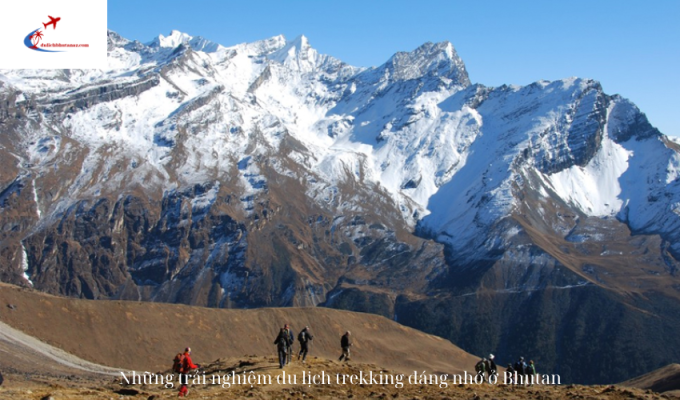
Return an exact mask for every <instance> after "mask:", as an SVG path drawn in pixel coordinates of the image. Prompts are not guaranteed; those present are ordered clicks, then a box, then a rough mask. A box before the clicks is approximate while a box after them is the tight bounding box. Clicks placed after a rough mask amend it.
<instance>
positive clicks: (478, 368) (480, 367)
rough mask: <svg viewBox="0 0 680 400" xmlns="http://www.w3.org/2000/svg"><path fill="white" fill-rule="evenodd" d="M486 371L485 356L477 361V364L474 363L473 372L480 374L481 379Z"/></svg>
mask: <svg viewBox="0 0 680 400" xmlns="http://www.w3.org/2000/svg"><path fill="white" fill-rule="evenodd" d="M487 371H488V362H487V361H486V358H482V359H481V360H479V361H477V364H475V372H477V375H480V376H481V377H482V379H484V374H486V372H487Z"/></svg>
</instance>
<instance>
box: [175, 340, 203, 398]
mask: <svg viewBox="0 0 680 400" xmlns="http://www.w3.org/2000/svg"><path fill="white" fill-rule="evenodd" d="M196 368H200V365H196V364H194V362H193V361H191V347H187V348H186V349H184V358H183V359H182V364H181V367H180V374H179V381H180V383H181V386H180V387H179V394H178V395H177V396H178V397H185V396H186V395H187V393H188V392H189V388H188V383H189V375H188V374H189V372H191V370H192V369H196Z"/></svg>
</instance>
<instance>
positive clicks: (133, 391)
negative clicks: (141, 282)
mask: <svg viewBox="0 0 680 400" xmlns="http://www.w3.org/2000/svg"><path fill="white" fill-rule="evenodd" d="M322 371H323V372H324V373H326V374H328V376H329V378H330V382H331V383H330V384H320V382H319V384H312V385H309V384H303V383H302V377H303V374H304V375H305V376H309V374H317V376H318V374H321V373H322ZM201 372H202V373H205V377H206V378H205V379H206V384H194V385H191V387H190V391H189V397H190V398H194V399H223V398H230V399H233V398H252V399H341V398H344V399H422V400H426V399H437V400H439V399H442V400H443V399H499V398H504V399H541V400H544V399H678V398H680V396H677V395H673V394H672V393H670V394H669V393H667V394H659V393H655V392H653V391H651V390H643V389H637V388H628V387H623V386H580V385H556V386H552V385H550V386H549V385H534V386H508V385H503V384H498V385H490V384H482V385H477V384H453V383H452V381H451V379H450V377H449V380H448V381H446V382H442V381H439V382H437V383H434V382H433V383H432V384H423V383H416V384H410V383H408V381H407V380H408V377H405V378H404V385H403V387H396V386H397V385H396V384H393V383H388V384H383V385H381V384H365V383H359V382H355V383H354V384H350V383H349V382H348V383H347V384H338V383H337V382H336V379H337V376H338V374H340V376H342V375H346V376H350V375H354V376H358V375H359V374H360V373H363V374H367V373H369V372H373V374H374V376H375V375H378V376H383V377H386V376H396V375H397V374H398V373H397V372H394V371H388V370H384V369H381V368H380V367H378V366H376V365H372V364H359V363H353V362H350V363H341V362H338V361H334V360H328V359H323V358H316V357H312V358H311V359H308V362H307V363H306V364H301V363H299V362H294V363H293V364H291V365H290V366H287V367H286V368H284V369H283V370H281V369H279V368H278V364H277V362H276V360H275V359H274V358H273V357H255V356H244V357H241V358H237V359H230V360H217V361H215V362H212V363H210V364H206V365H203V366H202V369H201ZM284 372H285V373H286V376H287V377H288V379H292V376H295V379H296V381H295V382H296V383H292V382H290V383H289V382H286V383H281V384H279V383H276V378H277V376H278V377H281V376H283V373H284ZM142 373H143V372H142ZM155 373H156V374H158V375H161V374H162V375H163V376H165V374H167V373H169V372H168V371H165V372H155ZM202 373H201V375H200V376H203V374H202ZM126 374H127V375H126V376H127V377H128V380H130V379H132V376H131V374H130V371H126ZM230 374H235V376H236V377H241V379H245V378H244V377H247V376H252V378H250V379H251V380H255V379H257V378H258V377H259V379H260V380H261V384H257V383H255V384H253V385H250V384H247V383H246V384H235V385H232V386H231V387H224V388H223V387H222V386H220V385H218V384H213V383H212V381H211V377H212V376H215V377H217V376H219V377H220V378H222V377H224V376H225V375H230ZM216 379H217V378H216ZM232 379H233V378H232ZM266 379H271V380H272V384H268V383H264V382H262V381H263V380H266ZM232 381H233V380H232ZM173 383H174V384H175V386H174V387H172V388H166V387H164V385H162V384H129V385H126V384H125V380H124V379H123V378H122V376H121V377H118V378H115V379H111V378H101V377H99V378H97V377H93V376H84V375H68V376H64V375H61V376H58V375H41V374H16V373H11V372H10V373H7V374H5V383H4V385H3V386H2V387H0V397H1V398H3V399H4V398H7V399H26V400H42V399H49V398H50V397H51V398H52V399H54V400H61V399H63V400H75V399H78V400H81V399H92V400H100V399H101V400H104V399H106V400H108V399H116V400H118V399H155V400H160V399H170V398H175V397H177V386H176V381H173Z"/></svg>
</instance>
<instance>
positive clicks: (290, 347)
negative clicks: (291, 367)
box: [283, 324, 295, 364]
mask: <svg viewBox="0 0 680 400" xmlns="http://www.w3.org/2000/svg"><path fill="white" fill-rule="evenodd" d="M283 329H285V330H286V334H287V335H288V353H287V355H286V364H290V362H291V361H292V359H293V344H295V335H293V330H292V329H290V326H288V324H286V325H284V326H283Z"/></svg>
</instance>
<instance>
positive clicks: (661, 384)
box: [621, 364, 680, 393]
mask: <svg viewBox="0 0 680 400" xmlns="http://www.w3.org/2000/svg"><path fill="white" fill-rule="evenodd" d="M621 385H622V386H628V387H636V388H640V389H652V390H653V391H655V392H659V393H663V392H670V391H672V390H673V391H680V364H670V365H667V366H665V367H662V368H659V369H657V370H654V371H652V372H649V373H647V374H644V375H641V376H638V377H637V378H633V379H630V380H627V381H625V382H623V383H621Z"/></svg>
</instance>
